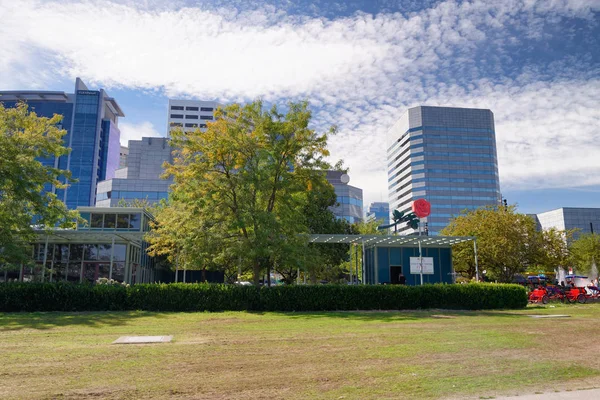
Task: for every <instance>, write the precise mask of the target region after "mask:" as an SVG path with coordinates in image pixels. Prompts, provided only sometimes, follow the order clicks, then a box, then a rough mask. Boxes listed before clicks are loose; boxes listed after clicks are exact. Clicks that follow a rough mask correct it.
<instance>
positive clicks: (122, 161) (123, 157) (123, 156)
mask: <svg viewBox="0 0 600 400" xmlns="http://www.w3.org/2000/svg"><path fill="white" fill-rule="evenodd" d="M128 155H129V148H128V147H126V146H121V150H120V151H119V169H121V168H125V167H127V156H128Z"/></svg>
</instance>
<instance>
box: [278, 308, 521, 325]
mask: <svg viewBox="0 0 600 400" xmlns="http://www.w3.org/2000/svg"><path fill="white" fill-rule="evenodd" d="M514 311H515V310H499V311H462V310H461V311H458V310H456V311H455V310H399V311H395V310H392V311H380V310H374V311H312V312H285V313H274V314H280V315H285V316H287V317H289V318H293V319H318V318H339V319H347V320H359V321H379V322H381V321H383V322H396V321H417V320H446V319H455V318H458V317H500V318H510V319H516V318H523V317H526V314H518V313H515V312H514Z"/></svg>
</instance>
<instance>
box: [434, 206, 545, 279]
mask: <svg viewBox="0 0 600 400" xmlns="http://www.w3.org/2000/svg"><path fill="white" fill-rule="evenodd" d="M441 234H442V235H446V236H475V237H476V238H477V250H478V253H477V254H478V261H479V270H480V271H483V270H486V271H487V275H488V276H489V277H490V278H492V279H495V280H498V281H501V282H510V281H512V279H513V277H514V275H515V274H517V273H520V272H524V271H525V270H526V269H527V267H529V266H532V265H535V264H540V263H543V262H544V261H545V260H546V259H547V258H546V255H545V253H544V245H543V238H542V235H541V233H540V232H538V231H537V230H536V224H535V221H534V220H533V219H532V218H530V217H528V216H527V215H525V214H519V213H517V212H516V207H515V206H508V207H487V208H479V209H477V210H473V211H469V212H463V213H461V214H460V215H459V216H457V217H456V218H454V219H452V220H451V221H450V223H449V224H448V226H447V227H446V228H444V229H443V230H442V231H441ZM452 258H453V264H454V269H455V271H456V272H459V273H461V274H463V275H464V276H466V277H473V276H475V255H474V250H473V244H472V243H471V242H466V243H461V244H457V245H455V246H454V247H453V249H452Z"/></svg>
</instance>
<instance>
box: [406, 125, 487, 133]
mask: <svg viewBox="0 0 600 400" xmlns="http://www.w3.org/2000/svg"><path fill="white" fill-rule="evenodd" d="M422 130H426V131H448V132H474V133H494V131H493V130H492V129H487V128H451V127H447V126H432V125H424V126H417V127H414V128H410V129H409V130H407V131H406V133H408V132H416V131H422Z"/></svg>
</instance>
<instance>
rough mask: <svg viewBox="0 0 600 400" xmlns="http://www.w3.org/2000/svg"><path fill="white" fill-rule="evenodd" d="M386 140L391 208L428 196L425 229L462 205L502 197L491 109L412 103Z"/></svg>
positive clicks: (432, 230) (435, 227)
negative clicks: (418, 105)
mask: <svg viewBox="0 0 600 400" xmlns="http://www.w3.org/2000/svg"><path fill="white" fill-rule="evenodd" d="M387 146H388V148H387V159H388V188H389V193H388V194H389V202H390V211H393V210H396V209H397V210H400V211H404V212H410V211H411V207H412V202H413V201H414V200H417V199H426V200H428V201H429V202H430V203H431V215H430V216H429V217H428V218H427V219H426V221H425V222H427V224H428V229H429V234H430V235H436V234H438V233H439V231H440V230H442V229H443V228H444V227H445V226H446V225H447V224H448V222H449V221H450V219H451V218H452V217H453V216H455V215H458V214H459V213H460V212H461V211H463V210H472V209H476V208H479V207H483V206H486V205H498V204H499V203H500V201H501V195H500V182H499V178H498V161H497V153H496V134H495V129H494V114H493V113H492V112H491V111H490V110H485V109H473V108H453V107H426V106H420V107H414V108H411V109H409V110H408V111H407V112H406V113H405V114H404V115H402V117H400V119H399V120H398V121H397V122H396V123H395V124H394V126H393V127H392V128H391V129H390V131H389V132H388V138H387ZM399 232H400V233H401V234H411V233H415V231H414V230H412V229H410V228H408V227H405V226H402V228H399Z"/></svg>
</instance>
